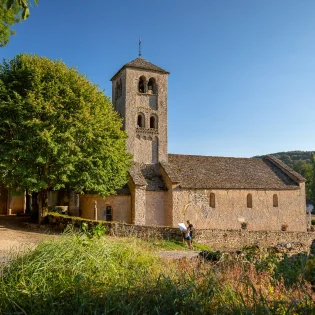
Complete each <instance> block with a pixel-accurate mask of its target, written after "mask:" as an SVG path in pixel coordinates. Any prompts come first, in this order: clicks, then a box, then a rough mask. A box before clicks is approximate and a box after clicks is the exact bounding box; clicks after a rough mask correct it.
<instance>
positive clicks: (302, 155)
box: [254, 151, 315, 168]
mask: <svg viewBox="0 0 315 315" xmlns="http://www.w3.org/2000/svg"><path fill="white" fill-rule="evenodd" d="M312 152H313V153H315V151H288V152H278V153H271V154H269V155H272V156H275V157H276V158H278V159H279V160H281V161H282V162H284V163H285V164H287V165H288V166H290V167H292V168H293V166H294V164H295V163H296V162H297V161H303V162H305V163H306V164H311V153H312ZM254 157H255V158H263V157H264V155H258V156H254Z"/></svg>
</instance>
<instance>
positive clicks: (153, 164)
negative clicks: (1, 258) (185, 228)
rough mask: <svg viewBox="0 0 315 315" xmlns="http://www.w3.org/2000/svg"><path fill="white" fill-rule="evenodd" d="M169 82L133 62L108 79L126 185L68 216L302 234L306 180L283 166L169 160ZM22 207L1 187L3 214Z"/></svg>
mask: <svg viewBox="0 0 315 315" xmlns="http://www.w3.org/2000/svg"><path fill="white" fill-rule="evenodd" d="M168 75H169V72H168V71H166V70H164V69H162V68H160V67H158V66H156V65H154V64H152V63H151V62H148V61H146V60H145V59H143V58H136V59H135V60H133V61H131V62H129V63H127V64H125V65H124V66H123V67H122V68H120V69H119V71H118V72H117V73H116V74H115V75H114V76H113V77H112V79H111V81H112V102H113V105H114V107H115V109H116V110H117V111H118V112H119V114H120V115H121V117H122V118H123V128H124V129H125V130H126V132H127V134H128V139H127V150H128V151H129V152H130V153H132V154H133V159H134V161H133V162H134V163H133V166H132V169H131V170H130V172H129V182H128V185H126V186H125V187H123V188H122V189H120V190H119V191H117V194H116V195H112V196H108V197H106V198H105V199H103V198H101V197H100V196H98V195H91V194H85V195H80V196H78V195H75V194H71V195H70V196H69V198H68V200H67V205H68V206H69V212H70V214H72V215H77V216H78V215H79V216H82V217H83V218H89V219H95V217H97V219H98V220H106V221H117V222H125V223H132V224H137V225H151V226H155V225H159V226H174V227H177V224H178V223H180V222H186V221H187V220H190V221H191V222H192V223H193V224H194V226H195V227H196V228H198V229H202V228H208V229H240V227H241V223H242V222H246V223H247V226H248V229H249V230H274V231H277V230H280V229H281V226H282V225H283V224H287V225H288V230H289V231H306V215H305V204H306V200H305V179H304V178H303V177H302V176H301V175H299V174H298V173H296V172H294V171H293V170H292V169H290V168H289V167H288V166H286V165H285V164H284V163H282V162H281V161H280V160H278V159H276V158H274V157H272V156H266V157H265V158H264V159H255V158H230V157H214V156H196V155H179V154H168V149H167V127H168V124H167V106H168V104H167V88H168V84H167V82H168ZM1 189H2V190H1ZM27 202H30V201H28V200H27V198H25V196H24V195H23V194H22V195H19V196H9V195H8V193H7V192H5V191H4V188H1V187H0V214H1V213H2V214H6V213H9V212H11V213H18V212H21V211H22V212H23V211H25V207H27ZM49 204H50V206H55V205H58V204H59V205H61V203H60V192H59V193H58V192H50V196H49ZM95 205H96V209H97V211H96V212H97V213H96V214H95V210H94V209H95ZM8 209H10V211H9V210H8Z"/></svg>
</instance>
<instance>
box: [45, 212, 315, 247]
mask: <svg viewBox="0 0 315 315" xmlns="http://www.w3.org/2000/svg"><path fill="white" fill-rule="evenodd" d="M47 218H48V220H49V223H50V224H52V225H54V226H57V227H60V228H65V227H66V226H67V225H68V224H72V225H74V226H76V227H81V224H82V222H86V223H87V224H88V225H89V227H90V228H93V226H96V225H97V224H99V222H101V223H102V225H103V226H105V228H106V230H107V233H108V234H110V235H113V236H123V237H124V236H133V237H139V238H142V239H156V238H157V239H176V240H181V239H182V234H181V232H180V230H179V229H177V228H171V227H162V226H157V227H155V226H143V225H132V224H125V223H119V222H105V221H94V220H87V219H82V218H78V217H71V216H65V215H60V214H49V215H48V216H47ZM313 240H315V232H282V231H248V230H218V229H211V230H210V229H200V230H196V231H195V236H194V241H195V242H196V243H201V244H205V245H208V246H209V247H211V248H212V249H214V250H221V251H222V250H223V251H224V250H236V249H241V248H243V247H244V246H249V245H258V246H259V247H263V248H267V247H270V246H275V245H277V244H279V243H286V242H290V243H301V249H302V250H303V251H305V252H309V251H310V248H311V245H312V243H313Z"/></svg>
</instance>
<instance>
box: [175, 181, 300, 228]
mask: <svg viewBox="0 0 315 315" xmlns="http://www.w3.org/2000/svg"><path fill="white" fill-rule="evenodd" d="M172 193H173V195H172V203H173V220H172V221H173V226H176V224H177V223H179V222H186V220H190V221H191V222H193V224H194V226H195V227H196V228H197V229H205V228H207V229H209V228H210V229H212V228H216V229H239V228H240V226H241V223H240V221H242V220H245V221H246V222H247V223H248V229H249V230H256V231H257V230H266V229H268V230H271V231H279V230H280V229H281V225H282V224H284V223H287V224H288V231H301V232H302V231H306V218H305V203H304V200H305V192H304V191H303V187H301V188H300V189H296V190H281V191H271V190H245V189H243V190H237V189H231V190H224V189H217V190H214V189H213V190H203V189H182V188H177V189H176V188H174V187H173V188H172ZM210 193H214V194H215V207H213V208H212V207H210ZM249 193H250V194H252V208H247V194H249ZM274 194H276V195H277V196H278V207H274V206H273V195H274Z"/></svg>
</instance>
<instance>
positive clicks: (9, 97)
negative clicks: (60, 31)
mask: <svg viewBox="0 0 315 315" xmlns="http://www.w3.org/2000/svg"><path fill="white" fill-rule="evenodd" d="M0 117H1V120H0V182H1V183H3V184H6V185H8V186H10V187H12V188H15V189H29V190H30V191H33V192H41V191H47V189H54V190H58V189H60V188H63V187H71V188H72V189H74V190H75V191H77V192H79V193H82V192H84V191H92V192H94V193H97V194H99V195H101V196H103V197H104V196H106V195H109V194H113V193H115V191H116V190H117V189H118V188H120V187H122V186H123V185H124V184H125V183H126V181H127V171H128V170H129V167H130V165H131V156H130V155H129V154H128V153H126V149H125V148H126V144H125V140H126V137H127V136H126V133H125V132H124V131H122V130H121V125H122V122H121V119H120V118H119V116H118V114H117V113H116V112H115V111H114V109H113V107H112V104H111V102H110V100H109V98H108V97H107V96H105V95H104V93H103V91H101V90H100V89H99V88H98V87H97V86H96V85H94V84H92V83H91V82H90V81H88V80H87V79H86V77H85V76H83V75H81V74H79V73H78V71H77V70H76V69H74V68H68V67H67V66H66V65H65V64H64V63H63V62H61V61H52V60H50V59H48V58H43V57H38V56H36V55H27V54H20V55H18V56H16V57H15V58H13V59H11V60H8V61H4V62H3V64H2V65H0Z"/></svg>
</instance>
